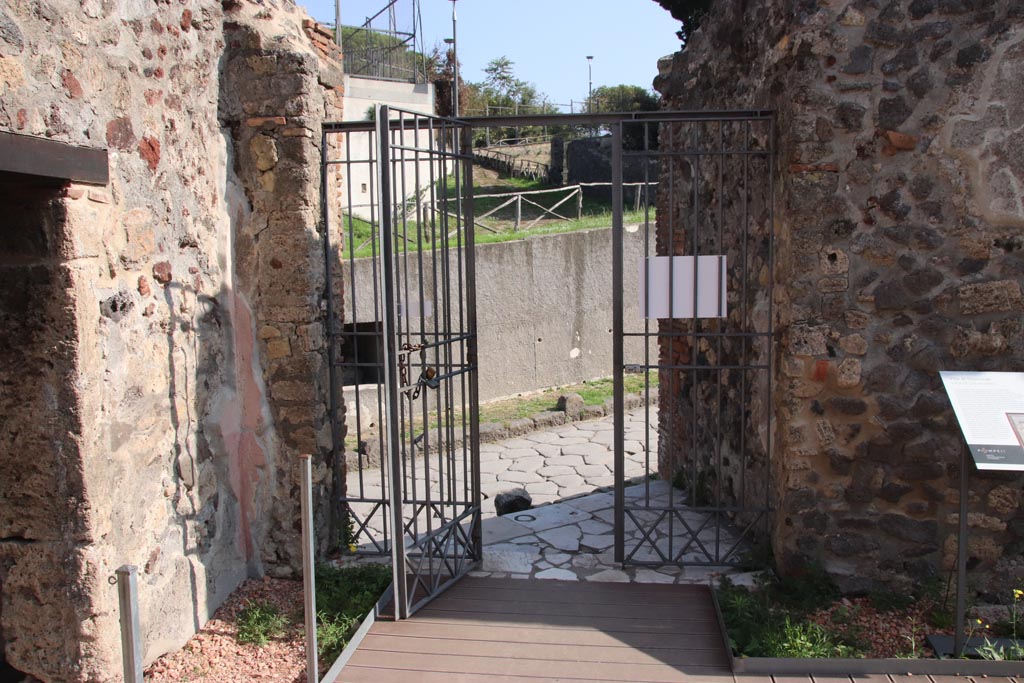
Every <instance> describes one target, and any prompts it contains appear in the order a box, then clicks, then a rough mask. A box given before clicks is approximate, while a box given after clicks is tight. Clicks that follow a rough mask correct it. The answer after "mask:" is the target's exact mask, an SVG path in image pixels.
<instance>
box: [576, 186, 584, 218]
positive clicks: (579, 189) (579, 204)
mask: <svg viewBox="0 0 1024 683" xmlns="http://www.w3.org/2000/svg"><path fill="white" fill-rule="evenodd" d="M581 218H583V186H582V185H577V186H576V220H580V219H581Z"/></svg>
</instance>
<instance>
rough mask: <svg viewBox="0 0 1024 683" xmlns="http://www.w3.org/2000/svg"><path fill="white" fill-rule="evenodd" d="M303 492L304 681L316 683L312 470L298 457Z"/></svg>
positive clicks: (308, 459) (303, 458) (306, 462)
mask: <svg viewBox="0 0 1024 683" xmlns="http://www.w3.org/2000/svg"><path fill="white" fill-rule="evenodd" d="M299 467H300V469H301V472H302V490H301V491H299V500H300V502H301V503H300V510H301V514H302V592H303V597H304V600H303V606H304V608H305V609H304V611H305V616H306V623H305V627H306V681H307V682H308V683H317V681H318V680H319V676H320V671H319V665H318V661H317V645H316V567H315V564H314V563H315V555H314V553H313V533H314V532H313V467H312V462H311V461H310V457H309V456H308V455H301V456H299Z"/></svg>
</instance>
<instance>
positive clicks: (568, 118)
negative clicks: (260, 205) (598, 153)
mask: <svg viewBox="0 0 1024 683" xmlns="http://www.w3.org/2000/svg"><path fill="white" fill-rule="evenodd" d="M774 115H775V112H774V110H772V109H754V110H749V111H748V110H742V109H736V110H732V109H729V110H722V111H672V112H669V111H635V112H621V113H613V114H535V115H521V116H464V117H462V118H460V119H458V122H459V123H464V124H467V125H469V126H472V127H474V128H504V127H509V126H571V125H593V124H602V123H605V124H608V125H609V126H614V125H615V124H616V123H620V122H623V121H656V122H657V121H662V120H668V119H671V120H673V121H751V120H770V119H771V118H772V117H773V116H774ZM379 121H380V119H377V121H328V122H325V123H324V124H323V129H324V131H328V132H351V131H357V130H373V127H374V126H375V125H377V124H379ZM410 124H411V127H427V125H428V124H427V122H425V121H414V122H410V121H405V122H404V123H403V122H400V121H398V120H397V119H396V120H394V121H391V122H390V125H391V127H392V128H394V129H399V128H406V129H408V128H410ZM471 149H472V148H471Z"/></svg>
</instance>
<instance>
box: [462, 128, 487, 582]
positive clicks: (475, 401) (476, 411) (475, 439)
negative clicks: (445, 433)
mask: <svg viewBox="0 0 1024 683" xmlns="http://www.w3.org/2000/svg"><path fill="white" fill-rule="evenodd" d="M472 149H473V129H472V128H471V127H469V126H466V127H465V128H463V129H462V149H461V150H459V151H460V152H461V153H462V154H463V156H464V158H463V161H462V173H463V181H462V187H463V193H464V194H465V197H464V198H463V200H462V213H463V218H462V221H463V225H464V226H465V228H464V229H465V232H466V326H467V331H468V332H469V341H468V343H467V349H468V352H469V353H468V356H467V360H468V361H469V363H470V364H471V365H472V366H473V371H472V372H471V373H470V374H469V452H470V457H471V462H470V471H471V477H472V481H473V490H472V491H471V493H472V496H473V507H474V508H476V510H477V512H476V515H477V518H476V523H475V524H474V525H473V548H474V550H475V554H474V559H476V560H477V561H478V562H480V561H483V559H484V539H483V527H482V526H481V525H480V511H481V509H482V507H481V502H482V501H481V492H480V480H481V474H480V384H479V382H480V367H479V364H480V357H479V353H478V343H479V340H478V338H477V317H476V229H475V227H474V223H473V222H474V220H475V219H474V216H473V158H472V156H471V155H470V150H472Z"/></svg>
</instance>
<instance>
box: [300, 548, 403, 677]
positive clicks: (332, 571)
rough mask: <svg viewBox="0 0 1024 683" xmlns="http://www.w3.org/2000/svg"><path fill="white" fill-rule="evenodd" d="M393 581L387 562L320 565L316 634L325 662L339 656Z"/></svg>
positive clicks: (321, 657)
mask: <svg viewBox="0 0 1024 683" xmlns="http://www.w3.org/2000/svg"><path fill="white" fill-rule="evenodd" d="M389 583H391V567H389V566H387V565H382V564H364V565H359V566H355V567H340V568H339V567H333V566H327V565H324V566H320V567H317V570H316V605H317V615H316V616H317V626H316V634H317V645H318V649H319V655H320V660H321V661H325V662H332V661H334V660H335V659H337V657H338V655H340V654H341V651H342V650H344V649H345V645H347V644H348V640H349V638H351V637H352V634H354V633H355V631H356V629H358V628H359V624H360V623H361V622H362V620H363V618H364V617H365V616H366V615H367V614H368V613H369V612H370V610H372V609H373V608H374V606H375V605H376V604H377V600H378V599H379V598H380V596H381V594H383V593H384V590H385V589H386V588H387V587H388V584H389Z"/></svg>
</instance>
